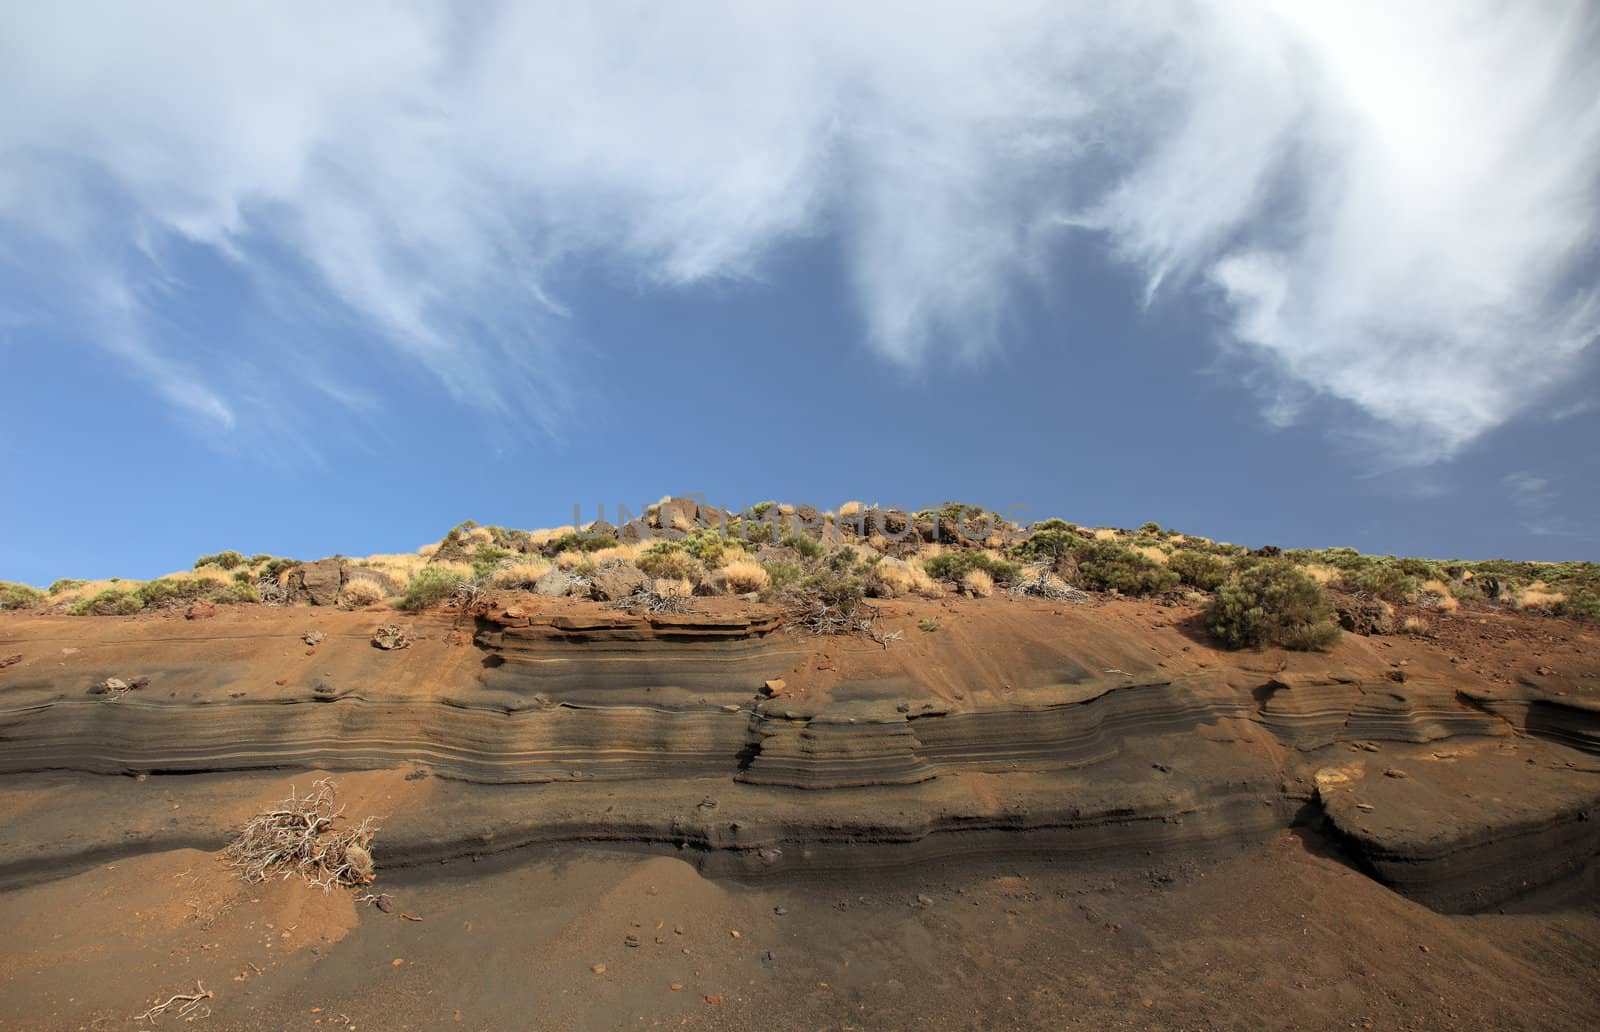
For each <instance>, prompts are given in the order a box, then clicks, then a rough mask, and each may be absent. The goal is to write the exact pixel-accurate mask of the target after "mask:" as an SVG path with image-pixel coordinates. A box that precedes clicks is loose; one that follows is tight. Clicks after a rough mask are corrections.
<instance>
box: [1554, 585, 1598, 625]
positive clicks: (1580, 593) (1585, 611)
mask: <svg viewBox="0 0 1600 1032" xmlns="http://www.w3.org/2000/svg"><path fill="white" fill-rule="evenodd" d="M1556 615H1557V616H1566V617H1571V618H1572V619H1574V620H1582V621H1584V622H1586V623H1596V622H1600V591H1596V590H1595V589H1593V588H1589V587H1578V588H1573V589H1572V590H1571V591H1569V592H1567V597H1566V598H1565V599H1563V600H1562V601H1560V602H1557V603H1556Z"/></svg>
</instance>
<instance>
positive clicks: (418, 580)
mask: <svg viewBox="0 0 1600 1032" xmlns="http://www.w3.org/2000/svg"><path fill="white" fill-rule="evenodd" d="M459 587H461V576H460V574H457V573H454V572H452V571H451V570H448V569H446V568H444V567H442V566H424V567H423V568H422V569H420V570H418V571H417V575H416V576H415V577H413V578H411V583H410V584H409V585H407V586H406V593H405V594H404V595H402V596H401V597H400V602H399V606H400V608H401V609H405V610H407V611H409V612H413V613H414V612H416V611H417V610H419V609H427V608H428V607H429V606H432V605H437V604H439V603H440V602H443V601H444V600H445V599H447V598H449V597H450V596H451V595H453V594H455V592H456V589H457V588H459Z"/></svg>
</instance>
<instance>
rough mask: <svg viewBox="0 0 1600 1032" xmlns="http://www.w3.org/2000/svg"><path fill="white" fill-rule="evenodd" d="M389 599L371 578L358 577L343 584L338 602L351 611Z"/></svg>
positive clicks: (380, 586) (378, 584)
mask: <svg viewBox="0 0 1600 1032" xmlns="http://www.w3.org/2000/svg"><path fill="white" fill-rule="evenodd" d="M388 597H389V593H388V592H387V591H385V590H384V587H383V585H382V584H380V583H379V582H378V581H376V580H374V579H373V578H371V577H358V578H356V579H355V580H352V581H350V582H348V583H347V584H345V586H344V588H343V589H341V590H340V592H339V601H341V602H343V603H344V604H345V605H347V606H349V607H351V608H352V609H356V608H359V607H361V606H370V605H372V604H373V603H374V602H382V601H383V600H384V599H386V598H388Z"/></svg>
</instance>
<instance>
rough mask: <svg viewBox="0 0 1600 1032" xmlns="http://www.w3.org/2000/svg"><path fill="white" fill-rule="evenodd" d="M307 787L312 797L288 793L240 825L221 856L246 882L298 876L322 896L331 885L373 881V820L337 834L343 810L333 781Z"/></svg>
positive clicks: (368, 819) (374, 826) (342, 829)
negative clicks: (270, 807) (336, 797)
mask: <svg viewBox="0 0 1600 1032" xmlns="http://www.w3.org/2000/svg"><path fill="white" fill-rule="evenodd" d="M311 787H312V788H313V789H314V790H315V791H313V792H312V793H311V794H310V795H307V796H301V795H297V794H295V791H294V789H293V788H291V789H290V790H289V798H288V799H285V800H284V801H283V802H281V803H279V804H278V805H277V806H275V807H274V808H272V809H271V810H268V811H266V812H265V813H260V814H257V815H256V816H254V817H252V818H251V819H250V820H249V821H247V822H245V825H244V827H243V828H241V829H240V830H239V837H238V838H236V839H234V841H233V844H232V845H230V846H228V848H227V849H226V850H224V852H223V855H224V856H226V857H227V858H228V859H229V861H230V863H231V866H232V867H234V868H235V869H236V870H238V871H239V872H240V876H241V877H243V878H244V880H245V881H246V882H248V883H250V884H255V883H258V882H264V881H266V880H267V879H269V878H272V877H280V878H290V877H293V876H295V875H299V876H300V877H301V878H304V879H305V880H306V881H307V882H308V883H310V884H312V885H315V886H317V887H318V888H320V889H322V891H324V892H326V891H328V890H329V889H331V888H333V887H334V886H335V885H365V884H367V883H368V882H370V881H372V879H373V877H374V875H373V870H372V852H371V849H370V846H371V844H372V837H373V835H375V834H376V833H377V826H376V820H377V818H374V817H366V818H363V819H362V821H361V823H360V824H357V825H354V826H351V825H349V824H348V822H347V823H346V825H345V827H343V828H338V829H336V828H335V825H337V824H338V823H339V822H340V821H342V820H343V819H344V810H343V808H341V807H339V806H338V805H337V802H336V799H335V786H334V783H333V781H331V780H330V779H328V778H319V779H318V780H317V781H315V782H313V783H312V786H311Z"/></svg>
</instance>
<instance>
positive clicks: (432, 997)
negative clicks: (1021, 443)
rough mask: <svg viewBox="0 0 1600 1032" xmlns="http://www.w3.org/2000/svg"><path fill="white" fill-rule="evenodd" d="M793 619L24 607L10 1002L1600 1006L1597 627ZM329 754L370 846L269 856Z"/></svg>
mask: <svg viewBox="0 0 1600 1032" xmlns="http://www.w3.org/2000/svg"><path fill="white" fill-rule="evenodd" d="M1399 615H1402V616H1403V615H1407V614H1404V613H1402V614H1399ZM390 621H393V622H398V623H400V624H401V625H403V626H405V627H406V628H407V629H408V630H409V632H410V634H411V637H412V638H413V639H414V640H413V643H412V644H411V645H410V646H409V647H408V648H404V649H400V650H397V651H392V652H389V651H383V650H381V649H378V648H375V647H374V646H373V644H372V641H371V639H372V633H373V630H374V629H375V628H376V627H377V626H378V625H379V624H380V623H384V622H390ZM925 621H932V622H936V623H937V624H938V629H937V630H932V631H928V630H923V629H921V627H922V624H923V622H925ZM784 622H785V621H784V618H783V616H782V614H780V613H778V612H776V611H775V610H772V609H769V608H766V607H762V606H760V605H754V604H745V603H742V602H738V601H736V600H722V599H709V600H696V611H695V612H694V613H692V614H688V615H686V616H681V617H671V618H658V619H655V620H651V619H646V618H642V617H632V616H629V615H628V614H624V613H618V612H616V611H614V610H606V609H603V608H602V607H600V606H599V605H597V604H594V603H587V602H583V603H579V602H571V601H561V602H551V601H550V600H543V599H536V598H534V597H532V596H528V595H511V594H506V595H503V596H498V597H495V598H492V599H490V600H488V601H487V603H486V604H485V605H484V606H483V608H482V610H481V611H480V612H477V613H474V614H471V615H468V614H462V613H455V612H438V613H432V614H427V615H424V616H418V617H407V616H400V615H397V614H394V613H393V612H391V611H388V610H384V609H381V608H373V609H370V610H358V611H354V612H346V611H339V610H332V609H319V608H260V607H249V608H239V609H226V608H224V609H219V610H218V611H217V615H216V616H215V617H212V618H209V619H202V620H192V621H191V620H186V619H184V618H183V617H182V616H181V615H176V614H173V615H146V616H138V617H126V618H67V617H40V616H26V615H19V614H3V615H0V660H3V659H5V658H7V657H9V656H12V655H20V656H21V659H20V660H18V661H17V662H15V663H12V664H10V665H7V666H5V667H3V668H0V927H3V928H4V929H5V930H6V938H5V944H4V946H3V948H0V1029H29V1030H35V1029H160V1028H164V1027H180V1028H181V1027H196V1028H212V1029H272V1030H278V1029H302V1028H303V1029H344V1028H367V1029H384V1030H392V1029H437V1028H461V1029H523V1028H529V1029H577V1028H621V1027H629V1028H635V1027H658V1026H670V1027H688V1028H753V1027H754V1028H774V1029H788V1028H796V1029H818V1028H873V1029H878V1028H888V1029H898V1028H913V1027H932V1028H973V1029H980V1028H981V1029H990V1028H1086V1029H1113V1028H1127V1029H1246V1028H1249V1029H1255V1028H1285V1029H1289V1028H1294V1029H1348V1028H1358V1029H1359V1028H1375V1029H1445V1028H1458V1029H1482V1028H1541V1029H1544V1028H1552V1029H1574V1030H1578V1029H1584V1030H1587V1029H1589V1028H1593V1027H1596V1024H1597V1023H1600V984H1597V983H1596V981H1595V979H1594V971H1595V969H1596V963H1597V961H1600V891H1597V889H1600V875H1597V870H1600V865H1597V862H1596V860H1597V854H1600V837H1597V828H1600V822H1597V821H1596V820H1594V818H1595V817H1596V816H1597V815H1596V809H1597V801H1600V648H1597V646H1600V637H1597V635H1596V633H1595V632H1594V631H1593V630H1590V629H1585V628H1583V627H1580V626H1579V625H1577V624H1573V623H1570V622H1566V621H1559V620H1553V619H1548V618H1540V617H1534V616H1528V615H1523V614H1516V613H1506V612H1497V611H1487V610H1483V611H1474V610H1468V609H1463V610H1462V611H1461V612H1460V613H1458V614H1455V615H1451V616H1446V615H1440V614H1428V626H1427V629H1426V634H1423V635H1402V636H1386V637H1371V638H1363V637H1357V636H1354V635H1347V636H1346V637H1345V639H1344V640H1343V642H1341V643H1340V644H1339V645H1338V646H1336V647H1335V648H1334V649H1333V650H1331V651H1330V652H1327V653H1311V654H1305V653H1285V652H1281V651H1277V650H1265V651H1250V652H1239V653H1230V652H1223V651H1219V650H1217V649H1215V648H1213V647H1212V646H1211V645H1210V644H1209V643H1208V642H1207V640H1206V639H1205V636H1204V634H1203V633H1202V630H1201V628H1200V626H1199V613H1198V610H1197V609H1195V608H1194V607H1191V606H1185V605H1162V604H1157V603H1151V602H1136V601H1127V600H1117V601H1101V602H1095V603H1091V604H1085V605H1077V604H1067V603H1054V604H1052V603H1044V602H1031V601H1019V600H1013V599H1007V598H994V599H983V600H962V601H956V600H949V601H921V600H919V601H914V602H904V601H897V602H885V603H883V604H882V606H881V613H880V615H879V619H878V622H877V630H878V631H879V632H880V633H884V634H887V635H889V636H890V638H889V640H888V641H887V643H886V644H881V643H877V642H874V641H871V640H868V639H865V638H861V637H837V638H836V637H825V638H818V637H813V636H810V635H809V634H806V633H804V632H797V631H793V630H785V629H783V624H784ZM313 631H316V632H321V634H322V635H323V637H322V638H321V640H320V642H319V643H317V644H315V645H311V644H308V643H307V642H306V641H305V640H304V639H303V638H302V635H303V634H306V633H308V632H313ZM895 635H898V637H895ZM313 637H314V635H313ZM108 677H115V678H120V679H123V680H124V681H128V682H133V681H138V680H142V679H146V678H147V679H148V682H147V683H143V684H141V685H140V686H139V687H137V688H134V689H132V690H130V691H128V692H127V693H126V694H123V695H120V696H119V697H111V696H107V695H106V694H104V693H103V692H100V691H97V688H98V686H100V685H101V684H103V682H104V681H105V679H106V678H108ZM768 682H782V684H781V686H776V687H775V688H771V689H769V688H768V687H766V686H767V684H768ZM321 776H328V777H331V778H332V779H334V780H335V781H336V782H337V784H338V787H339V796H340V800H341V802H342V803H343V804H344V805H345V806H346V808H347V809H346V813H347V816H348V817H350V818H359V817H363V816H367V815H372V816H375V817H377V818H378V819H379V823H380V829H379V831H378V834H377V837H376V839H375V840H374V843H373V852H374V857H375V859H376V863H377V879H376V881H375V882H374V883H373V884H372V885H370V886H364V887H360V888H339V889H335V890H334V891H332V892H326V893H325V892H323V891H321V890H319V889H315V888H312V887H310V886H308V885H306V884H304V883H303V882H302V881H300V880H299V879H297V878H291V879H288V880H273V881H270V882H267V883H264V884H255V885H250V884H245V883H244V882H243V881H241V880H240V879H239V878H238V877H237V875H236V873H235V872H234V871H233V870H231V869H230V868H229V866H228V863H227V860H226V858H225V857H224V856H223V849H224V847H225V846H226V845H227V843H228V842H229V841H230V840H231V838H232V836H233V835H234V833H235V831H236V830H237V828H238V827H239V825H240V824H242V823H243V822H244V821H246V820H248V819H249V818H250V817H251V816H253V815H254V814H256V813H259V812H261V811H263V810H265V809H267V808H269V807H271V806H272V804H274V803H275V802H276V801H277V800H280V799H282V798H284V797H285V796H287V795H288V794H289V792H290V789H291V787H293V788H295V789H297V790H300V791H304V790H305V789H307V788H309V787H310V784H311V782H312V781H313V780H315V779H316V778H318V777H321ZM379 894H384V896H383V901H384V905H385V908H386V909H380V908H379V907H378V906H377V905H376V902H377V901H376V899H374V898H367V897H369V896H372V897H376V896H378V895H379ZM197 987H203V989H204V990H205V991H208V992H209V993H210V994H211V995H210V996H208V997H204V998H202V999H200V1000H198V1001H196V1004H195V1006H194V1007H193V1008H192V1009H190V1010H189V1011H188V1012H187V1013H185V1014H181V1015H180V1014H179V1013H178V1010H179V1008H180V1007H182V1006H184V1005H185V1003H186V1002H187V1001H184V1000H179V1001H176V1002H174V1003H173V1004H172V1006H171V1007H170V1008H169V1009H168V1010H167V1011H166V1012H165V1013H161V1014H157V1015H153V1016H148V1017H140V1015H142V1014H144V1013H145V1012H147V1011H148V1010H149V1009H150V1008H151V1007H152V1006H153V1005H156V1004H159V1003H161V1002H163V1001H166V1000H167V999H169V998H170V997H172V996H174V995H175V994H193V993H195V992H196V991H197Z"/></svg>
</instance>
